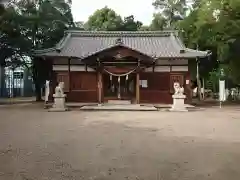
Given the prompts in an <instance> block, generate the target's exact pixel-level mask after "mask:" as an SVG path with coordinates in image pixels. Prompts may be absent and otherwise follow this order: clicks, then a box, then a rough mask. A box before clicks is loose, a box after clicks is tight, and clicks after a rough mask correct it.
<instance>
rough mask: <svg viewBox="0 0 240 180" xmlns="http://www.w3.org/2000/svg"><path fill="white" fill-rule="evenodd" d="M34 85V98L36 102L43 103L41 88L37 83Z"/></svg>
mask: <svg viewBox="0 0 240 180" xmlns="http://www.w3.org/2000/svg"><path fill="white" fill-rule="evenodd" d="M34 83H35V96H36V101H43V100H42V91H41V86H40V84H39V83H37V82H34Z"/></svg>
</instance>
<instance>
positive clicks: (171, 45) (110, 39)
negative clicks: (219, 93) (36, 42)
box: [35, 31, 208, 59]
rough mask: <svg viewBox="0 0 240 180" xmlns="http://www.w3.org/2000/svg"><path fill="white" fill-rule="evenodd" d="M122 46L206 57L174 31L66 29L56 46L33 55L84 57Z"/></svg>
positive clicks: (162, 55)
mask: <svg viewBox="0 0 240 180" xmlns="http://www.w3.org/2000/svg"><path fill="white" fill-rule="evenodd" d="M116 46H123V47H126V48H130V49H132V50H135V51H139V52H141V53H143V54H145V55H147V56H150V57H154V58H195V57H205V56H207V55H208V51H197V50H193V49H188V48H186V47H185V46H184V44H183V43H182V42H181V40H180V39H179V37H178V36H177V33H176V32H174V31H133V32H132V31H130V32H129V31H128V32H126V31H66V35H65V36H64V38H63V39H62V40H61V41H60V42H59V43H58V44H57V45H56V47H55V48H51V49H45V50H37V51H35V54H36V56H63V57H77V58H81V59H83V58H86V57H88V56H91V55H94V54H96V53H98V52H101V51H103V50H105V49H109V48H111V47H116Z"/></svg>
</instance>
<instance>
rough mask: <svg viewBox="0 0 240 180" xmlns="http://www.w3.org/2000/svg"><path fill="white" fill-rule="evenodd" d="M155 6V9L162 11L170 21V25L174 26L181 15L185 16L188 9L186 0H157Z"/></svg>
mask: <svg viewBox="0 0 240 180" xmlns="http://www.w3.org/2000/svg"><path fill="white" fill-rule="evenodd" d="M153 6H154V7H155V9H158V10H160V11H162V14H163V16H164V17H165V18H166V20H167V22H168V27H172V26H173V24H174V23H175V22H176V21H177V20H178V19H179V16H181V17H185V15H186V10H187V9H188V7H187V4H186V0H155V1H154V2H153Z"/></svg>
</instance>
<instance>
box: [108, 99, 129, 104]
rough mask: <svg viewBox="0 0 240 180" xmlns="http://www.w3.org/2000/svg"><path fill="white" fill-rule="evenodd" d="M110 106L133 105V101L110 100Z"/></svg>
mask: <svg viewBox="0 0 240 180" xmlns="http://www.w3.org/2000/svg"><path fill="white" fill-rule="evenodd" d="M108 104H113V105H114V104H115V105H125V104H131V101H130V100H108Z"/></svg>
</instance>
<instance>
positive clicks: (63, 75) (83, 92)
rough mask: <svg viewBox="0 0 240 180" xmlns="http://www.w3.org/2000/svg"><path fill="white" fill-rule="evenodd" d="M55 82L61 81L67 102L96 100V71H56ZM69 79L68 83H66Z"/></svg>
mask: <svg viewBox="0 0 240 180" xmlns="http://www.w3.org/2000/svg"><path fill="white" fill-rule="evenodd" d="M56 78H57V82H59V81H63V82H64V84H65V88H64V91H65V93H66V94H67V101H69V102H97V100H98V98H97V97H98V96H97V92H98V91H97V73H96V72H78V71H75V72H71V73H70V77H69V76H68V72H67V71H57V72H56ZM69 81H70V84H69V83H68V82H69Z"/></svg>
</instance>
